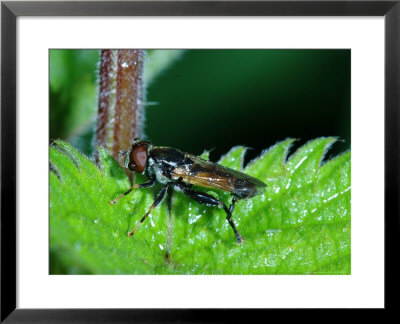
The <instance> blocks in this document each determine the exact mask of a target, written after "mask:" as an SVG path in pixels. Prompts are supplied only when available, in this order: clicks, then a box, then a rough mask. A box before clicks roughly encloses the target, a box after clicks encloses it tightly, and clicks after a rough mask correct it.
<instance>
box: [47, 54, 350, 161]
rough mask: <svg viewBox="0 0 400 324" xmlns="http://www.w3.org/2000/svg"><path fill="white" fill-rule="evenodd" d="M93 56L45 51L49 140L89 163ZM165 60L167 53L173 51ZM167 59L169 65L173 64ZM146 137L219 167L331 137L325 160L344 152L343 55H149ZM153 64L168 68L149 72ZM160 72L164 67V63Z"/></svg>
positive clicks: (346, 76) (346, 92)
mask: <svg viewBox="0 0 400 324" xmlns="http://www.w3.org/2000/svg"><path fill="white" fill-rule="evenodd" d="M99 53H100V52H99V51H98V50H51V51H50V139H51V140H52V139H64V140H67V141H69V142H70V143H72V144H73V145H75V146H76V147H78V148H79V149H80V150H81V151H83V152H84V153H86V154H88V155H90V154H91V153H92V150H93V135H94V134H93V131H94V125H95V118H96V111H97V85H96V81H97V73H98V70H97V67H98V60H99ZM171 53H172V52H171ZM171 57H172V58H171ZM146 60H147V61H146V64H145V69H146V73H147V74H151V75H152V77H151V78H150V77H148V78H146V79H147V81H148V82H147V83H148V84H147V95H146V100H145V101H146V102H147V105H146V106H145V108H144V110H145V127H144V130H145V137H146V138H147V139H149V140H150V141H152V142H153V143H154V144H155V145H166V146H173V147H176V148H179V149H182V150H184V151H187V152H190V153H194V154H200V153H202V152H203V151H204V150H205V149H214V150H213V151H212V152H211V160H213V161H214V160H217V159H218V158H219V156H220V155H221V154H224V153H226V152H227V151H228V150H229V149H230V148H231V147H232V146H235V145H246V146H249V147H251V148H253V150H251V151H249V152H248V154H247V161H248V160H249V159H251V158H254V157H255V156H256V155H257V154H259V153H260V151H261V150H263V149H265V148H267V147H269V146H271V145H273V144H275V143H276V142H277V141H281V140H283V139H285V138H287V137H294V138H298V139H299V141H298V142H297V145H296V146H299V145H301V144H303V143H305V142H307V141H308V140H310V139H313V138H316V137H320V136H338V137H339V138H340V139H342V140H343V141H339V142H338V143H337V144H335V146H334V148H333V149H332V150H331V151H330V153H329V154H328V156H327V158H329V157H330V156H332V155H336V154H338V153H340V152H343V151H344V150H347V149H349V148H350V145H351V142H350V78H351V77H350V60H351V52H350V50H186V51H182V52H179V53H178V54H177V55H168V51H148V55H147V58H146ZM157 60H160V62H162V61H163V60H164V62H165V60H167V61H168V60H169V61H170V63H169V64H168V66H167V67H166V68H165V69H163V70H162V71H159V70H157V73H155V72H154V73H149V71H150V70H151V69H154V66H157ZM161 65H165V64H164V63H163V64H161Z"/></svg>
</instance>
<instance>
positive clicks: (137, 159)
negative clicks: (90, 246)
mask: <svg viewBox="0 0 400 324" xmlns="http://www.w3.org/2000/svg"><path fill="white" fill-rule="evenodd" d="M129 158H130V162H129V164H128V168H129V170H131V171H135V172H139V173H142V172H143V171H144V169H145V167H146V163H147V148H146V147H145V146H143V145H136V146H134V147H133V148H132V151H131V154H130V157H129Z"/></svg>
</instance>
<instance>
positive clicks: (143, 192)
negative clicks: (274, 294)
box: [50, 137, 351, 274]
mask: <svg viewBox="0 0 400 324" xmlns="http://www.w3.org/2000/svg"><path fill="white" fill-rule="evenodd" d="M335 140H336V139H335V138H331V137H330V138H318V139H316V140H313V141H310V142H308V143H306V144H305V145H303V146H302V147H300V148H299V149H298V150H297V151H296V152H294V153H293V154H292V155H291V156H290V157H289V158H288V152H289V150H290V147H291V145H292V144H293V142H294V140H293V139H287V140H285V141H282V142H280V143H277V144H276V145H274V146H273V147H271V148H270V149H268V150H266V151H265V152H263V153H262V154H261V155H260V156H259V157H258V158H256V159H255V160H253V161H251V162H250V163H249V164H248V165H247V166H246V167H245V168H244V169H243V159H244V155H245V151H246V148H245V147H241V146H238V147H234V148H232V149H231V151H229V152H228V153H227V154H226V155H224V156H223V157H222V158H221V160H220V161H219V163H220V164H222V165H225V166H227V167H230V168H233V169H236V170H239V171H242V172H244V173H246V174H249V175H251V176H254V177H256V178H258V179H260V180H261V181H263V182H264V183H266V184H267V188H266V189H265V193H264V194H261V195H259V196H256V197H254V198H252V199H249V200H247V201H245V200H241V201H239V202H238V203H237V204H236V207H235V210H234V213H233V220H234V222H235V224H236V226H237V228H238V230H239V232H240V233H241V235H242V236H243V237H244V238H245V241H244V243H243V244H241V245H238V244H237V242H236V239H235V236H234V234H233V231H232V229H231V227H230V226H229V224H228V222H227V221H226V215H225V213H224V211H223V210H222V209H219V208H216V207H207V206H204V205H199V204H197V203H196V202H195V201H193V200H190V199H189V198H188V197H186V196H184V195H183V194H182V193H181V192H174V193H173V196H172V208H171V212H170V213H169V212H168V208H167V203H166V200H165V199H164V201H163V202H162V203H161V204H160V205H159V206H158V207H157V208H156V209H154V210H153V211H152V213H151V214H150V216H149V217H148V219H147V220H146V221H145V222H144V223H143V225H142V226H141V227H140V228H139V230H138V231H137V232H136V234H135V235H134V236H133V237H128V235H127V233H128V232H129V231H130V230H132V229H133V227H134V226H135V225H136V224H137V222H138V221H139V220H140V219H141V217H142V216H143V215H144V214H145V213H146V211H147V210H148V208H149V207H150V205H151V204H152V203H153V201H154V199H155V196H156V195H157V193H158V192H159V191H160V189H161V186H160V185H156V186H155V187H153V188H147V189H137V190H134V191H132V192H131V193H130V194H129V195H128V196H126V197H124V198H122V199H121V200H120V201H119V202H118V203H117V204H116V205H110V203H109V202H110V201H111V200H112V199H114V198H116V197H117V196H118V195H120V194H121V193H123V192H124V191H126V190H127V189H129V187H130V184H129V180H128V178H127V177H126V175H125V173H124V171H123V170H122V169H121V168H120V167H119V165H118V163H117V162H116V161H115V160H114V159H113V158H112V156H111V155H110V154H109V153H108V152H107V151H105V150H104V149H102V148H99V157H100V161H99V166H96V165H95V163H93V162H92V161H91V160H90V159H88V158H87V157H85V156H84V155H82V154H81V153H80V152H78V151H77V150H76V149H74V148H73V147H72V146H70V145H69V144H67V143H65V142H62V141H56V142H55V143H54V145H53V146H51V147H50V163H51V172H50V265H51V266H50V272H51V273H68V274H83V273H93V274H309V273H314V274H350V270H351V267H350V264H351V263H350V261H351V254H350V252H351V244H350V243H351V241H350V238H351V235H350V234H351V176H350V171H351V161H350V157H351V153H350V152H346V153H343V154H341V155H340V156H337V157H335V158H333V159H331V160H329V161H327V162H323V158H324V155H325V154H326V152H327V150H328V149H329V148H330V146H331V145H332V144H333V143H334V142H335ZM203 157H204V158H207V157H208V154H207V152H205V153H204V155H203ZM135 181H136V182H137V183H141V182H145V181H146V178H145V177H144V176H142V175H138V176H136V179H135ZM198 189H199V190H203V191H205V192H208V193H211V194H212V195H214V196H216V197H219V198H220V199H222V200H223V201H224V202H225V203H226V204H229V203H230V197H229V194H228V193H226V192H223V191H220V190H209V189H205V188H198Z"/></svg>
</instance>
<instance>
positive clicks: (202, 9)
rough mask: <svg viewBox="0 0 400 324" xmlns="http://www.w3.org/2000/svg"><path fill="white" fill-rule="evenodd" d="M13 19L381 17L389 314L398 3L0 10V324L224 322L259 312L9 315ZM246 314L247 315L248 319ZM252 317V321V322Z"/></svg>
mask: <svg viewBox="0 0 400 324" xmlns="http://www.w3.org/2000/svg"><path fill="white" fill-rule="evenodd" d="M19 16H384V19H385V157H384V158H385V309H394V308H395V307H396V304H395V301H394V299H391V298H390V296H394V295H396V291H395V290H396V287H397V286H398V285H396V283H397V284H398V281H399V279H398V275H397V273H396V272H397V271H396V268H394V267H391V266H390V263H391V262H393V261H391V260H392V259H393V258H394V256H396V255H398V251H396V250H395V248H396V246H398V243H399V239H398V238H399V233H400V230H399V228H400V226H399V224H400V222H399V209H400V204H399V203H398V198H399V197H400V195H399V180H400V173H399V163H400V141H399V139H400V136H399V135H400V134H399V129H400V127H399V124H400V0H395V1H293V0H292V1H268V0H262V1H182V0H181V1H129V2H126V1H124V2H113V1H104V2H97V1H91V2H88V1H86V2H85V1H81V2H77V1H73V2H60V1H50V2H48V1H46V2H44V1H43V2H40V1H38V2H36V1H29V2H20V1H18V2H13V1H4V2H2V3H1V93H2V95H1V322H3V321H4V322H6V323H25V322H29V323H30V322H39V323H42V322H46V323H47V322H48V323H61V322H65V323H86V322H102V323H108V322H118V323H125V322H226V321H229V320H235V319H236V320H237V319H238V318H239V317H238V316H239V315H243V314H245V316H248V315H251V316H257V315H260V316H263V314H262V312H265V311H266V310H228V309H215V310H212V311H211V310H207V312H205V311H204V310H193V309H192V310H188V309H157V310H156V309H147V310H146V309H96V310H94V309H17V308H16V299H17V295H16V237H17V233H16V207H17V206H16V189H17V188H16V176H17V175H16V159H17V156H16V136H17V133H16V112H17V111H16V54H17V52H16V40H17V39H16V37H17V30H16V19H17V17H19ZM249 312H252V314H248V313H249ZM253 312H256V313H257V314H253Z"/></svg>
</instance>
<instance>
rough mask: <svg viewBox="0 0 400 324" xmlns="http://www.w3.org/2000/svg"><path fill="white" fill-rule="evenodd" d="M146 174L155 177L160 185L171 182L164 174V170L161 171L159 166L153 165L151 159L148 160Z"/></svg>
mask: <svg viewBox="0 0 400 324" xmlns="http://www.w3.org/2000/svg"><path fill="white" fill-rule="evenodd" d="M148 172H149V174H150V175H155V176H156V179H157V181H158V182H160V183H162V184H166V183H168V182H171V181H173V180H172V179H170V178H168V177H167V176H166V175H165V174H164V172H165V170H164V171H163V170H162V169H161V167H160V165H159V164H157V163H155V162H154V160H153V159H152V158H149V159H148Z"/></svg>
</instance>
